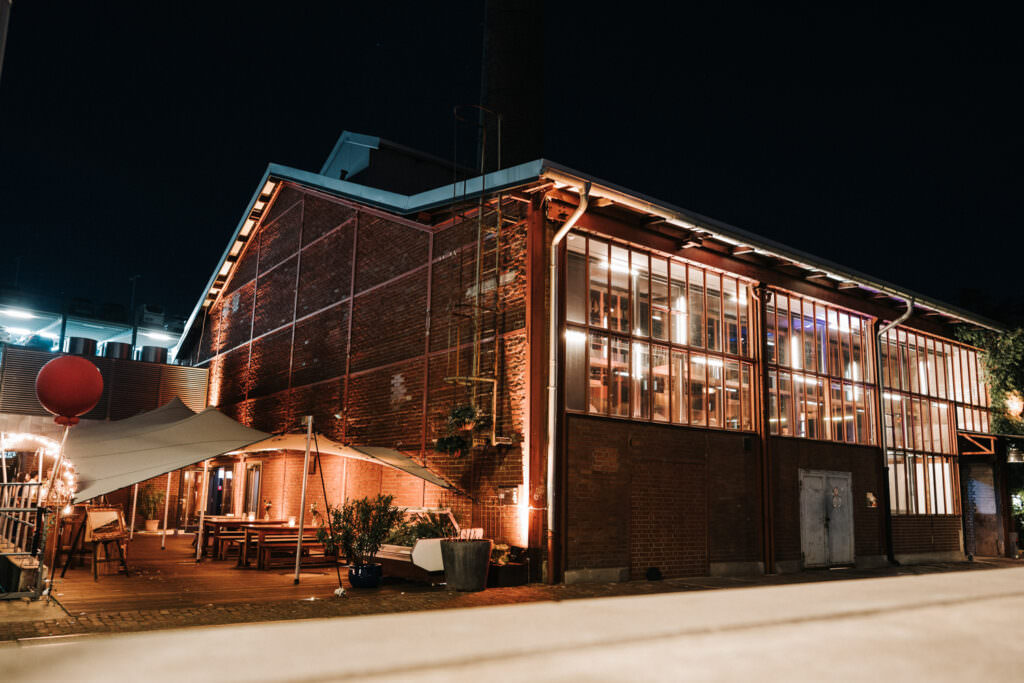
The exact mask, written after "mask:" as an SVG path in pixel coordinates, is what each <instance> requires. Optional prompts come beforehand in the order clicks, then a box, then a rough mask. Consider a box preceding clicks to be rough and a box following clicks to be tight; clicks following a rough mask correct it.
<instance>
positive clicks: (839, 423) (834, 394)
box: [829, 382, 845, 441]
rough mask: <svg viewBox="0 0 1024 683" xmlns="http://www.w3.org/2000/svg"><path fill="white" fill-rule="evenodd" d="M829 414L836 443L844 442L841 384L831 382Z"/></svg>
mask: <svg viewBox="0 0 1024 683" xmlns="http://www.w3.org/2000/svg"><path fill="white" fill-rule="evenodd" d="M829 412H830V413H831V415H830V417H831V419H830V420H829V422H830V423H831V424H832V435H833V438H834V439H835V440H836V441H842V440H843V437H844V436H845V432H844V431H843V385H842V384H841V383H839V382H831V395H830V396H829Z"/></svg>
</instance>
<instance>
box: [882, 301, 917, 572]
mask: <svg viewBox="0 0 1024 683" xmlns="http://www.w3.org/2000/svg"><path fill="white" fill-rule="evenodd" d="M905 302H906V304H907V310H906V311H904V312H903V315H901V316H900V317H899V318H897V319H896V320H893V321H892V322H891V323H889V324H888V325H884V326H882V327H880V328H879V330H878V333H877V334H876V335H875V385H876V386H877V387H878V392H877V393H878V395H877V396H876V397H875V409H876V410H877V411H878V423H879V426H881V428H882V472H883V474H884V476H885V481H883V482H882V483H881V486H882V491H883V492H884V496H883V498H884V500H885V509H884V510H882V518H883V520H884V522H885V554H886V558H887V559H888V560H889V562H890V564H895V563H896V552H895V551H894V550H893V547H892V502H891V501H890V500H889V444H887V443H886V440H885V436H886V434H887V433H888V431H887V430H886V428H885V400H884V396H883V393H884V392H885V383H884V382H883V381H882V370H883V368H882V344H883V339H884V338H885V334H886V333H887V332H888V331H889V330H891V329H892V328H894V327H896V326H897V325H900V324H902V323H904V322H906V320H907V318H909V317H910V316H911V315H912V314H913V313H914V299H913V298H910V299H905Z"/></svg>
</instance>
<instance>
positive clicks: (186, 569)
mask: <svg viewBox="0 0 1024 683" xmlns="http://www.w3.org/2000/svg"><path fill="white" fill-rule="evenodd" d="M128 567H129V568H130V570H131V574H130V575H129V576H125V575H124V574H123V573H121V574H109V575H106V576H104V575H101V576H100V577H99V581H95V582H94V581H93V579H92V570H91V568H90V567H89V566H88V563H87V564H86V566H84V567H72V568H70V569H68V572H67V575H66V576H65V578H64V579H63V580H61V578H60V569H59V568H58V571H57V575H56V577H55V587H54V591H53V594H54V596H55V597H56V598H57V600H58V601H59V602H60V603H61V605H63V606H64V608H65V609H66V610H67V611H68V612H69V613H70V614H71V615H72V616H77V615H79V614H80V613H82V612H85V613H95V612H121V611H131V610H144V609H170V608H182V607H202V606H205V605H210V604H214V605H220V604H230V603H263V602H277V601H288V600H302V599H305V598H309V597H311V596H316V597H318V598H329V597H331V595H332V594H333V592H334V589H335V588H337V587H338V580H337V577H336V574H335V572H334V569H333V568H331V567H311V568H309V569H303V571H302V575H301V582H300V583H299V585H297V586H296V585H294V583H293V579H294V576H295V572H294V570H284V569H272V570H267V571H258V570H256V569H242V568H239V567H237V566H236V562H235V559H234V558H231V559H228V560H222V561H216V560H209V559H204V560H203V561H202V562H200V563H197V562H196V561H195V549H194V548H193V547H192V534H187V535H182V536H168V537H167V549H166V550H160V536H159V535H147V534H138V533H136V535H135V540H134V541H132V542H130V543H129V544H128ZM341 575H342V578H343V580H344V585H345V588H346V589H347V588H348V578H347V570H346V569H345V568H344V567H343V568H342V569H341ZM379 590H381V591H385V592H391V591H395V592H398V591H405V592H409V591H417V590H432V589H430V588H429V587H426V586H417V585H415V584H410V583H405V582H402V583H398V584H395V583H390V584H388V583H386V584H385V585H384V586H383V587H381V588H380V589H379Z"/></svg>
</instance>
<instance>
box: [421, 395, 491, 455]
mask: <svg viewBox="0 0 1024 683" xmlns="http://www.w3.org/2000/svg"><path fill="white" fill-rule="evenodd" d="M490 426H491V419H490V417H488V416H487V415H481V414H480V413H478V412H477V410H476V408H474V407H473V406H471V405H457V406H455V407H454V408H452V409H451V411H450V412H449V413H448V419H447V420H446V421H445V425H444V434H442V435H441V436H440V437H438V438H437V440H436V441H435V442H434V448H435V449H436V450H437V451H438V452H440V453H448V454H449V455H465V454H466V453H467V452H469V450H470V449H472V448H473V434H474V433H475V432H477V431H480V430H483V429H487V428H488V427H490Z"/></svg>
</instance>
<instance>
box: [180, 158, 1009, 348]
mask: <svg viewBox="0 0 1024 683" xmlns="http://www.w3.org/2000/svg"><path fill="white" fill-rule="evenodd" d="M335 156H336V151H335V152H332V157H331V158H334V157H335ZM329 167H330V158H329V159H328V162H327V163H325V165H324V168H325V169H327V168H329ZM543 180H547V181H551V182H554V183H555V184H556V186H560V187H564V188H566V189H568V190H572V191H576V192H578V191H580V190H581V189H582V187H583V186H584V184H587V183H589V185H590V188H591V189H590V196H591V197H592V198H604V199H607V200H609V201H610V202H612V203H615V204H618V205H621V206H623V207H626V208H628V209H630V210H632V211H635V212H638V213H642V214H646V215H648V216H651V217H658V218H661V219H663V220H664V221H665V222H666V223H667V224H670V225H674V226H676V227H678V228H681V229H683V230H687V231H690V232H691V233H693V234H698V235H703V236H706V237H708V238H711V239H716V240H720V241H722V242H725V243H727V244H732V245H737V246H744V247H749V248H752V249H753V250H754V251H755V252H757V253H759V254H762V255H765V256H770V257H775V258H778V259H781V260H782V261H784V262H786V263H789V264H792V265H796V266H798V267H800V268H803V269H805V270H807V271H809V272H813V273H815V274H817V276H820V277H822V278H826V279H830V280H832V281H834V282H837V283H849V285H850V286H856V287H859V288H861V289H865V290H868V291H870V292H875V293H880V294H884V295H886V296H889V297H892V298H895V299H902V300H910V299H913V300H914V302H915V306H917V307H918V308H923V309H926V310H930V311H933V312H935V313H938V314H941V315H944V316H947V317H950V318H953V319H955V320H957V321H960V322H965V323H969V324H972V325H976V326H978V327H982V328H986V329H990V330H994V331H1002V330H1004V329H1005V328H1004V326H1003V325H1001V324H1000V323H997V322H995V321H992V320H989V319H988V318H985V317H984V316H980V315H977V314H975V313H971V312H970V311H965V310H963V309H961V308H958V307H956V306H953V305H951V304H947V303H944V302H941V301H939V300H937V299H934V298H932V297H929V296H926V295H924V294H920V293H918V292H915V291H912V290H909V289H907V288H905V287H901V286H899V285H896V284H893V283H890V282H888V281H886V280H882V279H881V278H877V277H874V276H872V275H867V274H865V273H862V272H860V271H857V270H854V269H852V268H848V267H846V266H842V265H839V264H837V263H834V262H832V261H829V260H827V259H823V258H820V257H817V256H813V255H811V254H808V253H806V252H803V251H800V250H799V249H795V248H793V247H790V246H787V245H785V244H782V243H780V242H776V241H774V240H771V239H768V238H766V237H761V236H760V235H756V234H754V233H752V232H748V231H746V230H743V229H742V228H737V227H735V226H732V225H729V224H727V223H723V222H721V221H717V220H715V219H713V218H708V217H707V216H703V215H701V214H698V213H696V212H693V211H689V210H687V209H683V208H680V207H677V206H674V205H672V204H669V203H668V202H664V201H661V200H659V199H655V198H652V197H648V196H647V195H644V194H641V193H639V192H635V191H633V190H629V189H626V188H623V187H621V186H619V185H616V184H614V183H610V182H608V181H605V180H601V179H599V178H595V177H593V176H591V175H588V174H586V173H583V172H580V171H576V170H574V169H572V168H569V167H567V166H563V165H561V164H558V163H555V162H553V161H549V160H547V159H536V160H534V161H530V162H527V163H524V164H520V165H518V166H512V167H510V168H504V169H501V170H499V171H494V172H491V173H487V174H485V175H482V176H476V177H472V178H467V179H464V180H460V181H458V182H455V183H450V184H447V185H443V186H440V187H436V188H433V189H430V190H425V191H423V192H418V193H415V194H411V195H404V194H399V193H396V192H389V191H387V190H382V189H379V188H374V187H368V186H366V185H361V184H358V183H354V182H351V181H346V180H340V179H338V178H333V177H329V176H326V175H322V174H320V173H312V172H309V171H302V170H299V169H296V168H291V167H289V166H283V165H280V164H269V165H268V166H267V170H266V171H265V172H264V173H263V177H262V178H261V179H260V181H259V183H258V184H257V185H256V188H257V189H256V191H255V192H254V193H253V195H252V197H251V198H250V200H249V203H248V204H247V205H246V210H245V212H244V213H243V214H242V217H241V219H240V220H239V222H238V225H237V226H236V228H235V231H234V233H233V234H232V236H231V239H229V240H228V243H227V246H226V247H225V249H224V252H223V254H222V256H221V259H220V261H219V262H218V264H217V268H216V269H215V270H214V271H213V275H212V276H211V277H210V280H209V281H208V282H207V285H206V287H205V288H204V289H203V294H202V296H201V297H200V299H199V301H198V302H197V303H196V306H195V308H194V309H193V310H192V313H191V315H190V316H189V319H188V322H186V324H185V331H184V332H183V333H182V336H181V339H180V340H179V341H178V345H177V346H175V348H174V349H173V352H172V355H173V356H175V357H176V356H177V354H178V351H179V350H180V348H181V346H182V345H183V343H184V342H185V340H186V339H187V338H188V337H189V335H190V332H191V330H192V328H193V326H194V325H195V322H196V320H197V319H198V317H199V313H200V312H201V311H202V309H203V306H204V303H206V302H207V301H208V300H209V301H211V302H212V300H213V299H215V298H216V297H215V295H216V294H217V293H218V292H219V287H218V285H223V283H224V282H226V280H227V277H228V276H229V275H230V272H231V268H232V266H233V263H234V262H235V257H236V256H237V255H238V253H237V247H238V244H237V243H238V242H239V240H240V239H241V240H244V239H245V238H246V237H247V236H248V235H249V234H250V233H251V232H252V231H253V230H254V228H255V225H256V224H257V223H258V221H259V219H260V217H261V216H262V213H263V209H264V208H265V206H266V205H267V204H268V203H269V201H270V198H271V194H272V192H273V190H274V189H275V188H276V187H277V185H279V184H280V183H281V182H291V183H295V184H298V185H302V186H304V187H308V188H310V189H315V190H318V191H321V192H324V193H327V194H331V195H334V196H336V197H339V198H342V199H347V200H350V201H353V202H357V203H360V204H363V205H366V206H371V207H375V208H377V209H381V210H384V211H387V212H390V213H393V214H397V215H399V216H409V215H415V214H418V213H420V212H424V211H431V210H433V209H436V208H439V207H443V206H449V205H451V204H454V203H458V202H462V201H465V200H469V199H473V198H476V197H478V196H480V195H481V194H492V193H495V192H499V191H505V190H509V189H512V188H516V187H522V186H524V185H528V184H530V183H535V182H537V181H543ZM268 188H269V190H268ZM233 250H236V253H235V254H234V255H232V251H233Z"/></svg>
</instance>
